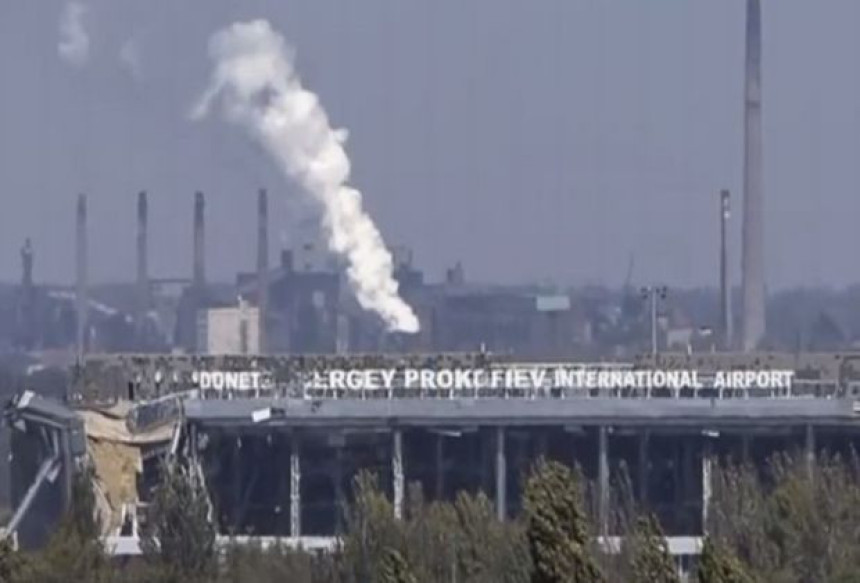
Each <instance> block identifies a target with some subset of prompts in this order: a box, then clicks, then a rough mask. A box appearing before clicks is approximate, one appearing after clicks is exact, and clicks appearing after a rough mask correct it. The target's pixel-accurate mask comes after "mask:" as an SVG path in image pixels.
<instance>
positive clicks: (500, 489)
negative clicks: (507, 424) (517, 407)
mask: <svg viewBox="0 0 860 583" xmlns="http://www.w3.org/2000/svg"><path fill="white" fill-rule="evenodd" d="M507 475H508V471H507V460H506V459H505V428H504V427H497V428H496V517H497V518H498V519H499V520H500V521H503V520H505V517H506V516H507V505H508V497H507Z"/></svg>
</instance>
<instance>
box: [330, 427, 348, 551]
mask: <svg viewBox="0 0 860 583" xmlns="http://www.w3.org/2000/svg"><path fill="white" fill-rule="evenodd" d="M332 481H333V482H334V505H335V519H334V523H335V532H336V533H337V534H338V535H340V534H341V532H342V530H343V528H342V527H343V509H344V501H345V500H346V498H345V497H344V495H343V445H342V444H340V443H339V444H338V445H337V449H335V457H334V468H333V469H332Z"/></svg>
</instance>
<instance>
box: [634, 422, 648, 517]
mask: <svg viewBox="0 0 860 583" xmlns="http://www.w3.org/2000/svg"><path fill="white" fill-rule="evenodd" d="M650 439H651V432H650V431H648V430H645V431H643V432H642V433H641V434H640V435H639V459H638V460H637V461H638V463H639V476H638V478H639V502H640V504H645V505H646V506H647V503H648V442H649V441H650Z"/></svg>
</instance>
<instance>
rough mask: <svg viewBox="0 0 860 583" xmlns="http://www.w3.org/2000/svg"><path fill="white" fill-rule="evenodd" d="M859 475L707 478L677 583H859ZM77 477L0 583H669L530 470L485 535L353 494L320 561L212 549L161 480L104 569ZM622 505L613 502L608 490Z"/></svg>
mask: <svg viewBox="0 0 860 583" xmlns="http://www.w3.org/2000/svg"><path fill="white" fill-rule="evenodd" d="M858 478H860V471H858V465H857V463H856V462H855V461H854V460H840V459H838V458H821V459H819V460H817V461H813V460H809V459H805V458H798V459H795V458H791V457H783V456H780V457H777V458H774V459H773V460H772V461H771V462H770V464H769V465H768V467H767V468H766V469H764V470H760V469H755V468H752V467H748V466H743V465H735V464H724V465H722V466H721V467H720V468H719V469H718V470H717V471H715V472H714V483H713V498H712V501H711V504H710V505H709V506H708V516H709V520H708V531H709V533H710V536H709V537H708V538H707V539H706V540H705V542H704V548H703V552H702V554H701V556H700V558H699V561H698V564H697V567H696V568H694V569H692V572H691V573H689V574H688V575H689V580H693V581H699V582H700V583H747V582H749V583H819V582H820V583H854V582H856V583H860V480H858ZM89 484H90V481H89V477H88V476H86V475H83V476H82V477H81V478H80V479H79V480H77V481H76V483H75V486H74V496H73V498H74V503H73V504H72V507H71V509H70V511H69V512H68V513H67V515H66V517H65V518H64V520H63V521H62V524H61V525H60V527H59V528H58V530H57V532H56V534H55V536H54V537H53V539H52V540H51V542H50V543H49V544H48V546H47V547H46V548H45V549H43V550H41V551H39V552H35V553H24V552H16V551H13V550H12V549H11V547H10V546H9V545H8V543H0V582H3V583H6V582H9V583H25V582H26V583H42V582H44V583H54V582H57V583H59V582H67V581H74V582H85V583H89V582H92V583H113V582H120V581H122V582H131V583H138V582H139V583H144V582H145V583H180V582H182V583H222V582H223V583H240V582H241V583H245V582H247V583H270V582H271V583H275V582H278V583H281V582H290V583H376V582H380V583H424V582H433V583H435V582H439V583H443V582H444V583H448V582H457V583H518V582H523V583H526V582H532V583H555V582H558V583H562V582H564V583H604V582H605V583H610V582H618V583H674V582H680V581H681V576H680V575H679V573H678V571H677V569H676V565H675V563H674V561H673V559H672V558H671V557H670V556H669V553H668V549H667V546H666V542H665V538H664V536H663V532H662V530H661V527H660V524H659V523H658V521H657V520H656V519H655V518H654V516H653V515H651V514H649V513H647V512H643V511H639V510H638V509H636V508H635V505H634V504H633V503H632V502H630V500H629V497H626V496H623V495H620V496H617V497H616V498H618V500H614V504H613V506H614V507H615V509H616V511H615V512H614V515H613V517H612V523H613V529H614V530H615V531H616V532H621V533H623V534H624V535H625V536H624V538H623V541H624V542H623V543H622V546H621V548H617V549H612V552H607V549H606V548H600V547H599V546H598V544H597V542H596V541H597V537H596V529H595V525H596V521H595V520H594V518H593V517H592V516H591V513H590V512H589V511H588V508H589V507H590V505H589V504H588V501H587V498H588V496H587V495H586V494H585V487H584V486H585V483H584V481H583V480H582V478H581V476H580V475H579V473H578V472H577V471H576V470H572V469H570V468H567V467H565V466H563V465H560V464H558V463H555V462H551V461H546V460H540V461H538V462H537V463H536V464H535V466H534V468H533V470H532V472H531V474H530V475H529V476H528V478H527V479H526V483H525V485H524V500H523V511H522V513H521V515H520V516H519V517H517V518H516V519H513V520H509V521H505V522H500V521H498V520H497V519H496V513H495V509H494V507H493V504H492V503H491V501H490V500H488V499H487V497H486V496H484V495H483V494H480V493H479V494H477V495H470V494H466V493H462V494H460V495H459V496H458V497H457V499H456V500H455V501H454V502H452V503H441V502H427V501H425V500H424V498H423V497H422V494H421V491H420V489H418V488H415V487H413V488H412V489H411V490H410V491H409V492H408V495H407V499H406V501H405V504H404V510H403V516H402V518H397V517H396V516H395V511H394V508H393V506H392V504H391V503H390V502H389V501H388V500H387V498H386V497H385V495H384V494H383V493H382V490H381V489H380V488H379V485H378V483H377V481H376V479H375V477H374V476H372V475H370V474H361V475H359V476H358V477H357V478H356V480H355V486H354V492H353V502H352V503H351V504H350V505H349V506H348V507H346V508H344V519H345V520H344V530H345V532H344V535H343V537H342V538H341V540H340V543H339V544H338V546H337V548H336V549H335V550H334V551H333V552H330V553H329V552H326V553H312V552H305V551H302V550H294V549H290V548H287V547H285V546H279V545H275V546H271V547H268V548H265V549H264V548H262V547H260V546H253V545H250V546H249V545H244V546H239V545H228V546H227V548H226V549H222V550H221V551H220V552H219V551H218V549H217V548H216V533H215V530H214V527H213V526H212V522H211V521H210V520H209V515H210V507H209V503H208V501H207V499H206V495H205V490H204V488H203V487H202V482H201V478H200V476H199V474H196V473H195V472H193V471H191V470H189V469H187V468H185V467H182V466H179V465H174V466H169V467H167V468H165V477H164V481H163V483H162V484H161V486H160V487H159V488H158V490H157V492H156V495H155V498H154V501H153V503H152V505H151V507H150V514H149V515H148V517H147V522H146V524H147V527H146V532H145V535H144V537H143V540H142V548H143V556H142V557H139V558H134V559H117V558H111V557H109V556H108V555H107V554H106V553H105V550H104V548H103V547H102V545H101V544H100V542H99V539H98V537H97V533H98V524H97V523H96V521H95V520H94V518H93V517H94V502H93V496H92V490H91V487H90V486H89ZM618 490H619V491H621V492H623V490H624V488H623V487H619V488H618Z"/></svg>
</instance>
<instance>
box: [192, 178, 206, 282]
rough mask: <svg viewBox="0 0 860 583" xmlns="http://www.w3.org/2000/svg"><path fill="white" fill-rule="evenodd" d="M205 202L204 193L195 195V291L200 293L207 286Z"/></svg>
mask: <svg viewBox="0 0 860 583" xmlns="http://www.w3.org/2000/svg"><path fill="white" fill-rule="evenodd" d="M205 205H206V203H205V201H204V199H203V193H202V192H196V193H195V194H194V259H193V261H194V266H193V270H194V280H193V284H194V289H195V290H196V291H197V292H198V293H199V292H200V290H202V289H203V286H204V285H205V284H206V271H205V262H206V257H205V253H206V251H205V243H206V239H205V237H206V231H205V228H206V226H205V222H204V211H205Z"/></svg>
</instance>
